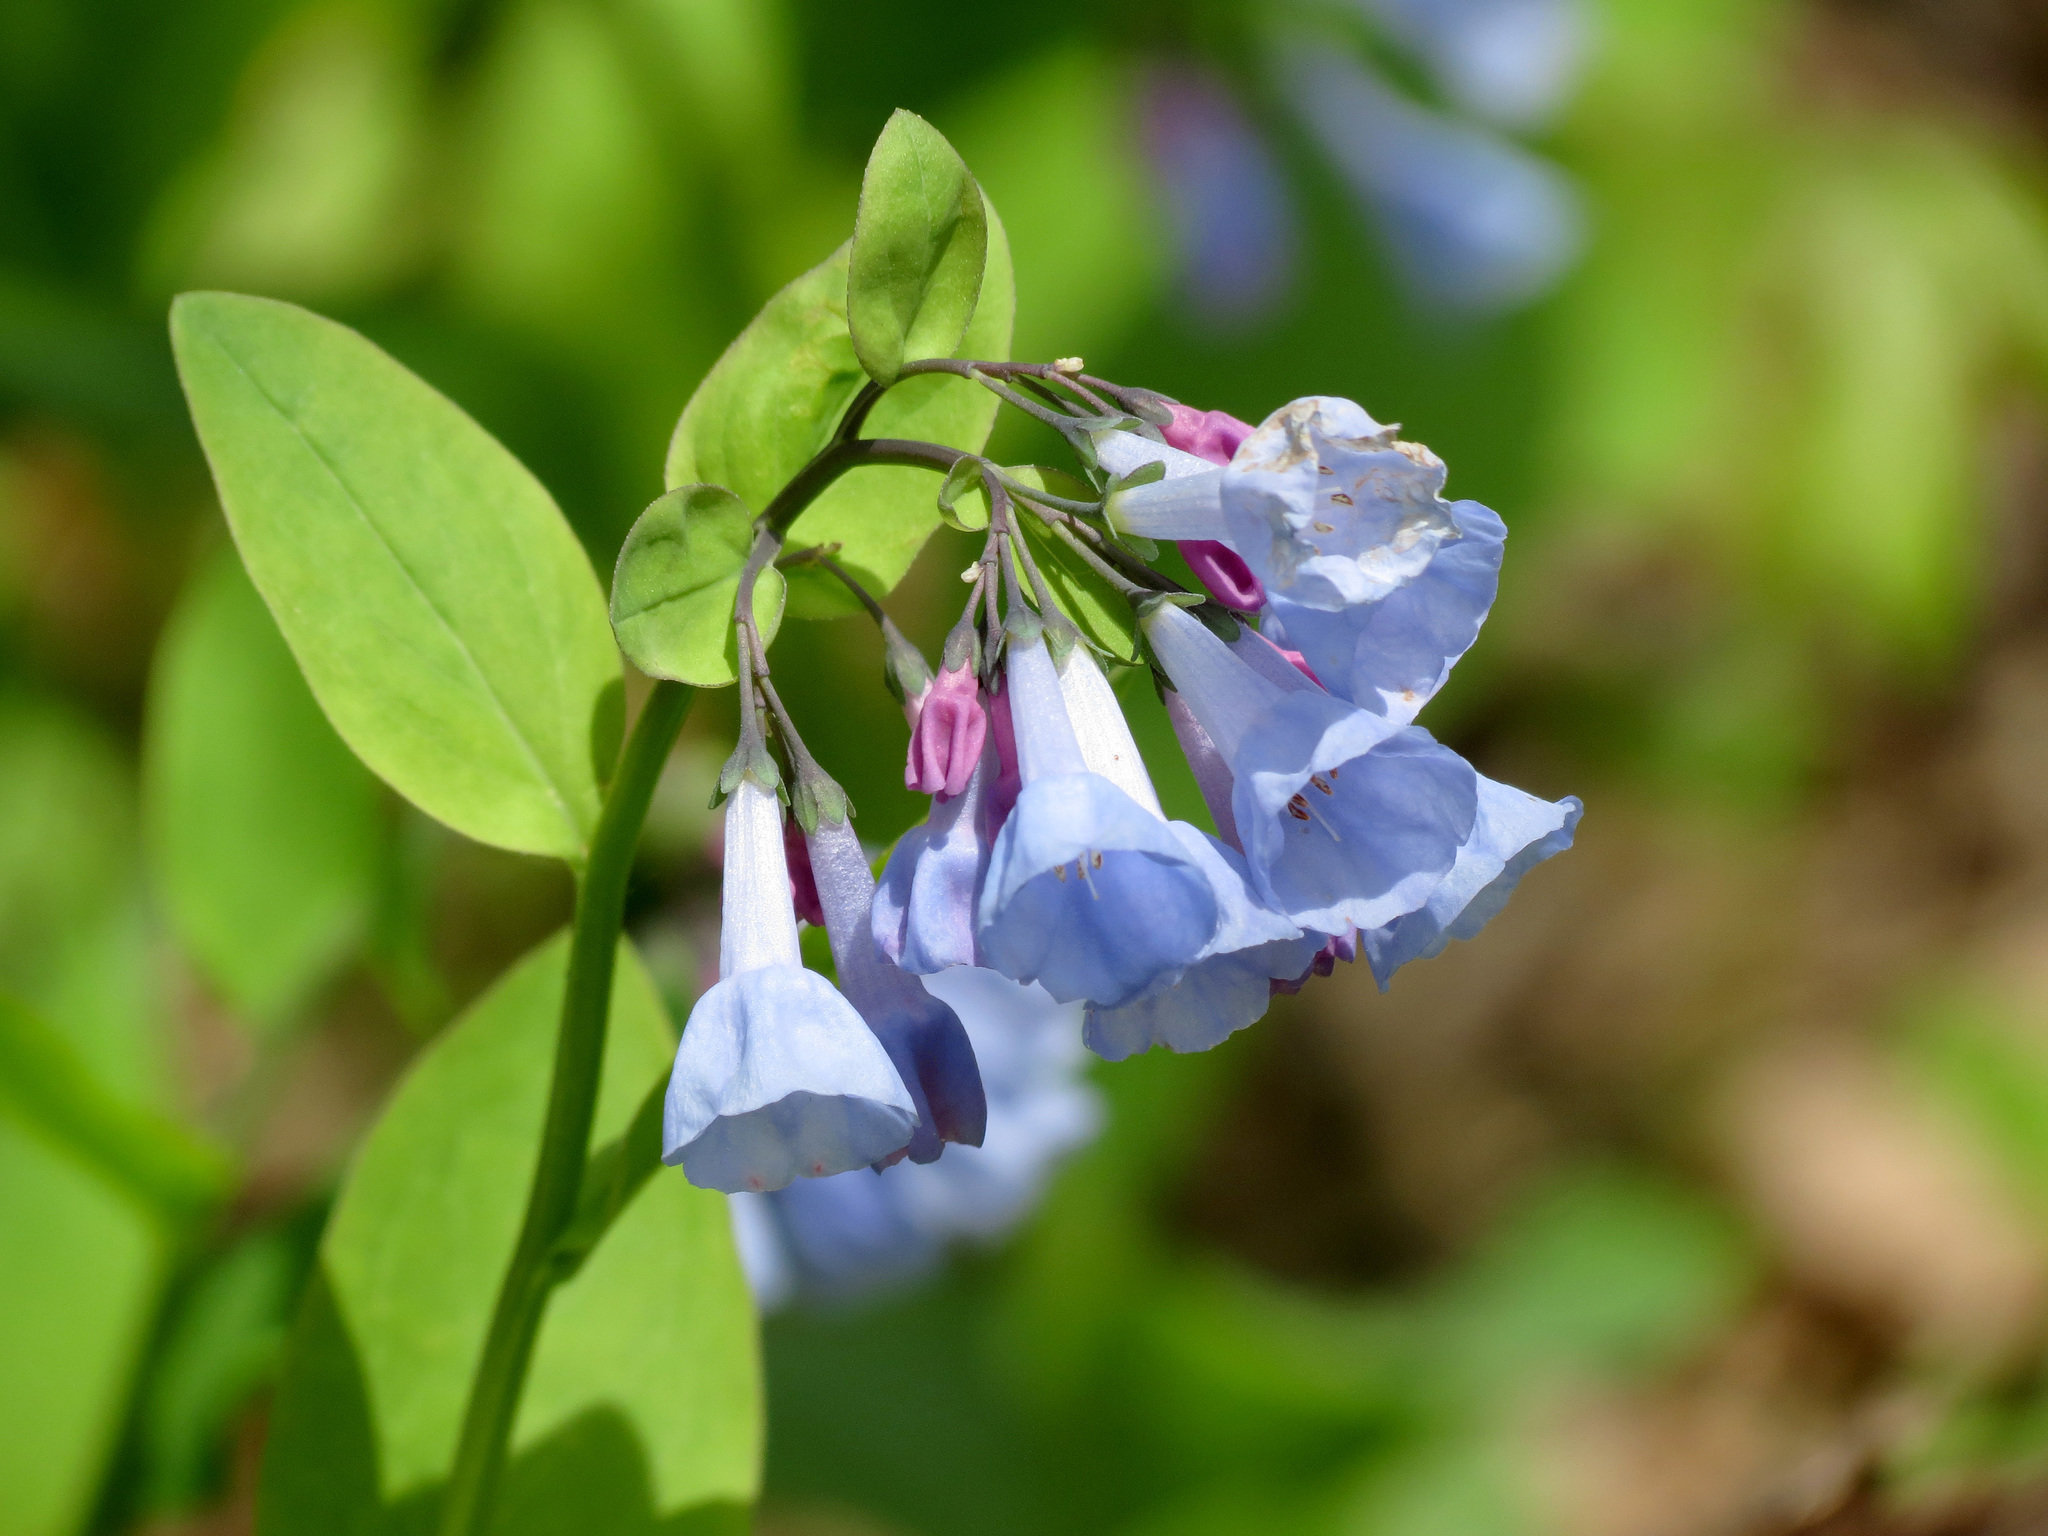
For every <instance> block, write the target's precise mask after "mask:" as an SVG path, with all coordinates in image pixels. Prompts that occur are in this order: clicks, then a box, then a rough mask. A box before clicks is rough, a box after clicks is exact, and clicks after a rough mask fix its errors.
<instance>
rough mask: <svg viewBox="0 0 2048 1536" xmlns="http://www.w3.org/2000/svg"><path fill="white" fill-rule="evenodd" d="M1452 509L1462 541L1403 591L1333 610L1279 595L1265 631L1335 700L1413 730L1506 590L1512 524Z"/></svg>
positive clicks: (1452, 543)
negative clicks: (1503, 575)
mask: <svg viewBox="0 0 2048 1536" xmlns="http://www.w3.org/2000/svg"><path fill="white" fill-rule="evenodd" d="M1449 510H1450V514H1451V518H1452V521H1453V522H1454V523H1455V524H1456V526H1457V537H1455V538H1453V539H1449V540H1446V541H1445V542H1444V543H1443V544H1442V545H1441V546H1439V547H1438V549H1437V551H1436V554H1435V556H1434V558H1432V559H1431V560H1430V562H1429V564H1428V565H1427V566H1425V567H1424V568H1423V569H1422V570H1421V571H1420V572H1419V573H1417V574H1416V575H1415V576H1414V577H1413V578H1411V579H1410V580H1409V581H1407V582H1406V583H1404V584H1403V585H1402V586H1400V587H1397V588H1395V589H1394V590H1393V591H1392V592H1389V593H1388V594H1387V595H1386V596H1384V597H1382V598H1380V599H1379V600H1378V601H1376V602H1371V603H1360V604H1357V605H1355V606H1353V607H1350V608H1344V609H1340V610H1338V611H1336V612H1330V611H1329V610H1326V609H1321V608H1309V607H1305V606H1303V605H1302V604H1300V603H1295V602H1290V601H1289V600H1288V599H1286V598H1284V597H1276V598H1273V599H1271V600H1270V601H1269V602H1268V605H1267V608H1266V618H1265V623H1264V626H1263V632H1264V633H1265V634H1266V635H1268V636H1270V637H1271V638H1273V639H1275V640H1279V641H1281V642H1282V643H1283V644H1285V645H1288V646H1290V647H1292V648H1293V649H1295V650H1296V651H1299V652H1300V653H1301V655H1302V658H1303V659H1304V660H1305V661H1306V662H1307V664H1308V666H1309V667H1310V668H1311V669H1312V670H1313V671H1314V672H1315V674H1316V677H1317V678H1318V680H1319V681H1321V683H1322V685H1323V686H1324V687H1325V688H1328V689H1329V690H1330V692H1332V693H1334V694H1336V695H1337V697H1339V698H1341V699H1349V700H1350V701H1351V702H1352V703H1354V704H1359V705H1363V706H1364V707H1365V708H1367V709H1370V710H1372V711H1374V712H1375V713H1377V714H1383V715H1385V716H1386V717H1387V718H1388V719H1390V720H1393V721H1396V722H1397V723H1399V724H1402V725H1406V724H1408V723H1409V722H1410V721H1412V720H1413V719H1414V718H1415V716H1416V713H1417V712H1418V711H1419V710H1420V709H1421V708H1422V706H1423V705H1424V704H1426V703H1428V702H1429V700H1430V699H1431V698H1432V697H1433V696H1434V695H1435V694H1436V691H1437V690H1438V689H1439V688H1441V687H1442V686H1443V684H1444V679H1445V678H1447V677H1449V676H1450V673H1451V667H1452V666H1453V665H1454V664H1455V663H1456V662H1457V660H1458V658H1459V657H1460V656H1463V655H1464V654H1465V652H1467V651H1468V650H1470V649H1471V648H1472V642H1473V641H1474V640H1476V639H1478V638H1479V627H1480V625H1482V624H1483V623H1485V622H1486V615H1487V612H1488V610H1489V609H1491V608H1492V607H1493V598H1494V593H1495V592H1496V591H1497V590H1498V589H1499V586H1500V561H1501V554H1502V551H1503V546H1504V545H1505V544H1506V542H1507V536H1508V530H1507V525H1506V524H1505V523H1503V522H1502V521H1501V520H1500V518H1499V516H1498V515H1496V514H1495V513H1494V512H1492V511H1491V510H1489V509H1488V508H1486V507H1483V506H1481V505H1480V504H1479V503H1478V502H1476V501H1454V502H1452V503H1451V504H1450V509H1449Z"/></svg>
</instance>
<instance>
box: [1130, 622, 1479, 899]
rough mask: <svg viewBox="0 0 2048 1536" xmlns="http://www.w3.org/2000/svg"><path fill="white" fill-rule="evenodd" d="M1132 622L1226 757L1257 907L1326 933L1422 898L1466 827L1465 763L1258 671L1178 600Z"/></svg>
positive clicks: (1287, 679)
mask: <svg viewBox="0 0 2048 1536" xmlns="http://www.w3.org/2000/svg"><path fill="white" fill-rule="evenodd" d="M1143 623H1144V627H1145V635H1146V639H1147V640H1148V641H1149V642H1150V643H1151V646H1152V651H1153V654H1154V655H1155V656H1157V657H1158V658H1159V662H1160V664H1161V665H1162V666H1163V667H1164V668H1165V669H1166V673H1167V676H1168V677H1169V678H1171V679H1172V681H1173V686H1174V688H1175V690H1176V691H1177V692H1178V693H1179V694H1180V695H1181V697H1182V698H1183V699H1184V700H1185V701H1186V704H1187V707H1188V708H1189V709H1190V710H1191V711H1192V712H1193V714H1194V716H1195V718H1196V719H1197V720H1198V721H1199V722H1200V723H1201V726H1202V729H1203V730H1204V731H1205V732H1206V733H1207V734H1208V736H1209V738H1210V740H1211V741H1212V742H1213V743H1214V745H1215V747H1216V750H1217V751H1218V753H1220V754H1221V756H1222V758H1223V761H1224V762H1225V763H1227V764H1228V765H1229V768H1230V773H1231V778H1232V788H1231V811H1232V816H1233V819H1234V821H1235V823H1236V827H1237V831H1238V835H1239V836H1240V837H1241V838H1242V839H1243V840H1244V854H1245V859H1246V863H1247V866H1248V870H1249V874H1250V876H1251V881H1252V884H1253V887H1254V889H1255V890H1256V892H1257V894H1258V896H1259V897H1260V899H1261V900H1262V901H1263V902H1264V903H1265V904H1266V905H1267V906H1269V907H1271V908H1272V909H1273V910H1274V911H1277V912H1280V913H1283V914H1285V915H1286V916H1287V917H1288V918H1290V919H1291V920H1292V921H1294V922H1295V923H1296V924H1298V925H1299V926H1300V927H1302V928H1303V929H1308V930H1314V931H1316V932H1320V933H1324V934H1333V933H1341V932H1342V931H1343V930H1344V928H1345V927H1346V925H1348V924H1356V925H1357V926H1358V927H1360V928H1376V927H1379V926H1381V925H1382V924H1385V923H1390V922H1392V921H1393V920H1394V919H1395V918H1397V917H1401V916H1404V915H1405V914H1407V913H1409V912H1412V911H1414V910H1416V909H1417V908H1418V907H1420V906H1421V905H1422V904H1423V902H1424V901H1426V900H1427V899H1428V897H1429V893H1430V892H1431V891H1432V890H1433V889H1435V887H1436V885H1437V884H1438V882H1439V881H1440V880H1441V879H1442V877H1443V876H1444V874H1445V873H1447V872H1448V871H1449V869H1450V867H1451V864H1452V862H1453V860H1454V859H1455V858H1456V856H1457V851H1458V849H1459V847H1460V846H1461V845H1462V844H1463V843H1464V842H1465V840H1466V838H1467V837H1468V836H1469V835H1470V833H1471V830H1472V823H1473V818H1474V816H1475V815H1476V813H1477V798H1478V783H1477V781H1478V775H1477V774H1476V773H1475V772H1474V771H1473V769H1472V767H1471V765H1470V764H1468V763H1466V762H1465V761H1464V759H1462V758H1460V757H1459V756H1458V755H1457V754H1456V753H1455V752H1452V751H1450V750H1449V749H1448V748H1446V747H1442V746H1439V745H1438V744H1437V743H1436V742H1435V741H1433V740H1431V739H1430V737H1429V735H1428V733H1427V732H1425V731H1421V730H1418V729H1416V728H1414V727H1412V726H1411V727H1408V728H1406V729H1402V728H1399V727H1397V726H1395V725H1393V724H1392V723H1391V722H1389V721H1387V720H1386V719H1385V718H1384V717H1382V716H1379V715H1375V714H1372V713H1370V712H1368V711H1366V710H1363V709H1360V708H1359V707H1358V706H1357V705H1355V704H1350V703H1347V702H1346V701H1344V700H1342V699H1338V698H1334V697H1332V696H1331V695H1330V694H1329V693H1327V692H1325V691H1324V690H1323V689H1321V688H1318V687H1317V686H1316V685H1315V684H1313V683H1311V682H1310V681H1309V680H1308V679H1307V678H1305V677H1303V676H1302V675H1301V674H1300V673H1299V672H1297V671H1295V670H1294V669H1293V668H1292V667H1291V666H1287V665H1286V663H1285V662H1284V660H1282V661H1281V663H1280V668H1279V670H1278V671H1277V672H1276V673H1275V674H1274V675H1270V676H1269V675H1264V674H1262V673H1261V672H1260V671H1258V670H1255V669H1254V668H1253V667H1252V666H1250V665H1249V664H1247V662H1245V661H1244V660H1243V659H1241V658H1240V657H1239V656H1238V655H1236V654H1234V653H1233V652H1232V650H1231V648H1230V647H1229V646H1227V645H1225V644H1224V643H1223V642H1222V641H1221V640H1219V639H1217V638H1216V636H1215V635H1213V634H1211V633H1210V632H1209V631H1208V629H1207V628H1205V627H1204V626H1203V624H1202V623H1201V621H1200V620H1198V619H1196V618H1194V617H1193V616H1192V615H1191V614H1189V613H1187V612H1186V611H1185V610H1184V609H1181V608H1178V607H1175V606H1174V605H1172V604H1170V603H1159V604H1154V605H1152V607H1151V608H1150V609H1149V611H1148V612H1147V613H1146V615H1145V618H1144V620H1143ZM1260 643H1261V644H1263V643H1264V642H1260ZM1283 674H1284V675H1283Z"/></svg>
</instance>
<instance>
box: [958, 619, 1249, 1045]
mask: <svg viewBox="0 0 2048 1536" xmlns="http://www.w3.org/2000/svg"><path fill="white" fill-rule="evenodd" d="M1006 672H1007V679H1008V690H1007V691H1008V694H1009V706H1010V716H1011V721H1012V724H1013V727H1014V730H1015V734H1016V745H1017V758H1018V766H1019V769H1020V771H1021V773H1022V776H1023V789H1022V791H1021V792H1020V793H1019V794H1018V796H1017V803H1016V806H1015V807H1014V808H1013V809H1012V810H1011V812H1010V815H1009V818H1008V819H1007V820H1006V821H1005V822H1004V823H1003V827H1002V830H1001V832H999V833H998V834H997V836H996V840H995V847H994V849H993V851H992V853H991V855H990V859H989V866H988V872H987V875H986V877H985V878H984V879H983V881H982V886H981V898H980V904H979V908H978V910H977V915H976V933H977V937H978V938H979V940H980V944H981V952H982V955H983V956H984V958H985V962H986V963H987V964H988V965H990V966H992V967H993V968H994V969H996V970H998V971H1001V972H1002V973H1003V974H1004V975H1006V976H1009V977H1011V978H1013V979H1014V980H1017V981H1027V982H1028V981H1036V982H1038V983H1039V984H1041V985H1042V986H1044V988H1045V989H1046V991H1048V992H1050V993H1051V994H1052V995H1053V996H1054V997H1055V998H1057V999H1059V1000H1060V1001H1061V1002H1073V1001H1076V1000H1079V999H1086V1000H1088V1001H1091V1002H1096V1003H1101V1004H1103V1005H1105V1006H1114V1005H1116V1004H1118V1003H1124V1002H1128V1001H1130V1000H1131V999H1132V998H1135V997H1139V996H1142V995H1144V994H1145V993H1146V992H1148V991H1152V990H1155V989H1157V988H1159V987H1163V986H1166V985H1168V984H1170V983H1171V982H1172V981H1173V980H1174V979H1175V978H1176V977H1178V976H1179V975H1180V973H1181V972H1182V971H1184V970H1186V969H1187V967H1188V966H1189V965H1190V964H1192V963H1193V962H1194V960H1195V959H1196V958H1197V957H1198V956H1199V955H1200V954H1201V953H1202V952H1203V950H1204V949H1205V948H1206V947H1207V946H1208V944H1209V942H1210V940H1211V939H1213V938H1214V937H1215V934H1216V928H1217V921H1218V915H1219V914H1218V911H1217V905H1216V898H1215V895H1214V894H1213V892H1212V890H1211V887H1210V882H1209V878H1208V876H1207V875H1206V874H1205V873H1204V871H1203V869H1202V867H1201V864H1200V862H1199V861H1198V860H1197V858H1196V857H1195V856H1194V855H1193V854H1191V853H1190V851H1189V850H1188V849H1187V848H1186V847H1185V846H1184V845H1183V844H1182V843H1181V841H1180V839H1179V838H1178V837H1177V836H1176V835H1175V834H1174V832H1173V831H1172V830H1171V829H1170V828H1169V827H1168V826H1167V824H1166V823H1165V822H1164V821H1163V820H1161V819H1160V817H1159V816H1158V815H1157V814H1155V813H1154V812H1153V811H1152V810H1150V809H1149V808H1147V807H1146V806H1143V805H1140V804H1139V803H1138V802H1137V801H1135V800H1133V799H1132V798H1131V796H1130V795H1129V794H1128V793H1126V792H1125V791H1124V790H1122V789H1119V788H1118V787H1117V786H1116V785H1115V784H1114V783H1112V782H1111V781H1110V780H1109V779H1107V778H1105V777H1103V776H1102V775H1101V774H1099V773H1092V772H1090V771H1089V769H1088V765H1087V762H1086V761H1085V760H1084V759H1083V757H1082V755H1081V749H1080V746H1079V744H1078V743H1077V741H1076V739H1075V735H1074V727H1073V724H1072V723H1071V721H1070V720H1069V718H1068V712H1067V705H1066V701H1065V699H1064V698H1063V696H1062V694H1061V691H1060V682H1059V676H1058V673H1057V672H1056V671H1055V669H1054V666H1053V661H1052V657H1051V656H1050V654H1048V652H1047V650H1046V647H1045V642H1044V641H1042V640H1031V641H1028V642H1018V641H1015V640H1013V641H1012V642H1011V644H1010V647H1009V651H1008V656H1007V661H1006Z"/></svg>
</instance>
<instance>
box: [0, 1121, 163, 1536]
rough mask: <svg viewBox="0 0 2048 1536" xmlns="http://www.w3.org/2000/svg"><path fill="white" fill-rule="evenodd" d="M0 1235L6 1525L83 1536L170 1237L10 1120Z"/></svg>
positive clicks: (0, 1504) (5, 1129) (1, 1174)
mask: <svg viewBox="0 0 2048 1536" xmlns="http://www.w3.org/2000/svg"><path fill="white" fill-rule="evenodd" d="M0 1232H6V1233H8V1234H9V1237H8V1240H7V1241H6V1242H4V1243H0V1381H4V1382H6V1383H7V1387H6V1390H5V1391H0V1531H6V1532H7V1533H8V1536H73V1533H74V1532H76V1531H78V1530H79V1529H81V1528H82V1526H83V1524H84V1520H85V1516H86V1513H87V1511H88V1510H89V1509H90V1507H91V1504H92V1499H93V1494H94V1491H95V1489H96V1488H97V1486H98V1484H99V1481H100V1478H101V1475H102V1469H103V1467H104V1465H105V1462H106V1458H107V1455H108V1453H109V1451H110V1450H111V1448H112V1446H113V1442H114V1438H115V1435H116V1433H117V1431H118V1429H119V1427H120V1422H121V1414H122V1409H123V1405H124V1403H125V1402H126V1399H127V1396H128V1385H129V1380H130V1378H131V1376H132V1374H133V1372H134V1369H135V1362H136V1359H137V1357H138V1355H139V1354H140V1351H141V1348H142V1343H143V1338H144V1336H145V1334H146V1332H147V1330H148V1327H149V1320H150V1314H151V1311H152V1308H153V1305H154V1298H155V1296H156V1293H157V1289H158V1287H159V1286H160V1285H161V1283H162V1278H163V1273H164V1267H165V1254H164V1249H163V1239H162V1237H161V1235H160V1230H159V1228H158V1227H157V1225H156V1223H155V1222H154V1221H152V1220H151V1218H150V1217H149V1216H148V1215H147V1214H146V1213H145V1212H144V1211H143V1210H142V1208H141V1207H140V1206H138V1205H137V1204H136V1203H135V1202H134V1201H133V1200H131V1199H130V1198H128V1197H127V1196H126V1195H124V1194H122V1193H120V1192H118V1191H116V1190H115V1189H113V1188H112V1187H110V1186H109V1185H108V1184H107V1183H106V1182H105V1181H104V1180H102V1179H101V1178H100V1177H99V1176H98V1175H97V1174H96V1173H94V1172H93V1171H92V1170H91V1169H90V1168H88V1167H87V1166H86V1165H85V1164H83V1163H82V1162H80V1161H79V1160H78V1158H76V1157H75V1156H74V1155H72V1154H71V1153H70V1152H68V1151H66V1150H64V1149H63V1148H62V1147H60V1146H59V1145H57V1144H56V1143H55V1142H53V1141H50V1140H48V1139H47V1138H45V1137H43V1136H41V1135H37V1134H32V1133H30V1132H28V1131H26V1130H25V1129H23V1128H21V1127H19V1126H17V1125H16V1124H14V1123H12V1121H11V1120H10V1119H8V1118H7V1117H0ZM28 1234H33V1237H32V1238H30V1237H28V1236H27V1235H28Z"/></svg>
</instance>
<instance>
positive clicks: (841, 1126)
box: [662, 780, 917, 1192]
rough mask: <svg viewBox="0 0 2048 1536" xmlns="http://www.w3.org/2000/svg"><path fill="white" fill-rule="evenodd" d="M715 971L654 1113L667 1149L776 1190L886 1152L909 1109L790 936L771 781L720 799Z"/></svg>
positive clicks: (723, 1178) (723, 1179)
mask: <svg viewBox="0 0 2048 1536" xmlns="http://www.w3.org/2000/svg"><path fill="white" fill-rule="evenodd" d="M718 971H719V979H718V981H717V983H716V984H715V985H714V986H712V987H711V989H710V990H709V991H707V992H705V994H704V995H703V996H702V997H700V998H698V999H697V1005H696V1006H695V1007H694V1008H692V1009H691V1010H690V1021H689V1024H688V1025H687V1026H686V1027H685V1028H684V1030H683V1039H682V1044H681V1045H680V1046H678V1047H677V1049H676V1064H675V1071H674V1072H673V1073H672V1074H671V1076H670V1078H669V1085H668V1098H667V1100H666V1102H665V1104H664V1106H663V1113H662V1161H663V1162H665V1163H669V1164H676V1163H680V1164H681V1165H682V1167H683V1172H684V1173H685V1174H686V1175H687V1176H688V1177H689V1180H690V1182H691V1183H692V1184H696V1185H700V1186H702V1187H704V1188H707V1189H722V1190H726V1191H728V1192H731V1191H738V1190H768V1189H780V1188H781V1187H782V1186H783V1185H785V1184H787V1183H789V1182H790V1181H791V1180H792V1179H798V1178H820V1177H823V1176H825V1175H828V1174H834V1173H841V1172H844V1171H845V1170H847V1169H849V1168H858V1167H861V1166H862V1165H863V1164H868V1163H877V1162H881V1161H883V1160H885V1159H887V1158H888V1157H890V1156H892V1155H893V1154H894V1153H896V1152H897V1151H899V1150H900V1149H901V1148H902V1147H904V1146H905V1145H906V1144H907V1143H908V1142H909V1140H910V1137H911V1132H912V1130H913V1129H914V1128H915V1126H916V1124H917V1110H916V1107H915V1104H914V1102H913V1101H912V1099H911V1096H910V1093H909V1091H908V1090H907V1089H906V1088H905V1087H904V1085H903V1081H902V1079H901V1078H900V1077H899V1076H898V1075H897V1072H896V1068H895V1067H894V1066H893V1065H891V1063H890V1060H889V1055H888V1052H887V1051H885V1050H884V1049H883V1047H882V1044H881V1042H880V1041H879V1040H877V1039H876V1038H875V1036H874V1034H873V1033H872V1032H871V1031H870V1030H869V1029H868V1026H867V1025H866V1024H865V1023H864V1022H863V1021H862V1019H861V1016H860V1015H859V1014H858V1013H857V1012H855V1011H854V1008H853V1005H852V1004H851V1003H849V1002H847V1000H846V999H845V998H844V997H842V996H840V994H839V993H838V991H837V990H836V989H834V987H833V986H832V984H831V983H830V982H828V981H827V980H825V978H824V977H822V976H820V975H818V974H817V973H816V972H815V971H808V970H805V969H804V965H803V957H802V955H801V953H800V952H799V950H798V948H797V938H796V910H795V906H794V904H793V897H792V893H791V889H790V882H789V866H788V864H787V862H786V861H785V858H784V854H783V842H782V811H781V807H780V805H779V804H778V803H777V801H776V798H775V794H774V792H773V791H772V790H768V789H763V788H761V787H760V786H759V785H757V784H755V783H754V782H753V781H752V780H742V781H741V783H740V785H739V787H738V788H737V789H735V790H734V791H733V793H732V797H731V799H729V800H728V801H727V802H726V809H725V884H724V891H723V897H722V922H721V925H720V929H719V945H718Z"/></svg>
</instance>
